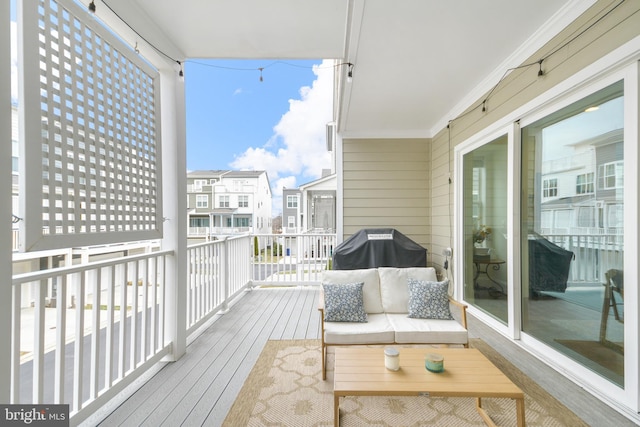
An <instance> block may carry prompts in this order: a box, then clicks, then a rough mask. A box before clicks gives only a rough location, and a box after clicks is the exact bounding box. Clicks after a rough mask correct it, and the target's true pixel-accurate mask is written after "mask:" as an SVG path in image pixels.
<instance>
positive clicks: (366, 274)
mask: <svg viewBox="0 0 640 427" xmlns="http://www.w3.org/2000/svg"><path fill="white" fill-rule="evenodd" d="M360 282H363V283H364V286H363V287H362V294H363V299H364V311H366V312H367V313H371V314H376V313H382V300H381V299H380V280H379V279H378V271H377V270H376V269H375V268H367V269H360V270H324V271H323V272H322V283H335V284H344V283H360Z"/></svg>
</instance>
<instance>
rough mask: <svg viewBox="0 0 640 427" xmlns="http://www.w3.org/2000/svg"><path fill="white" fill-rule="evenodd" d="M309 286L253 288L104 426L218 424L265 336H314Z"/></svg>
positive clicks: (312, 293)
mask: <svg viewBox="0 0 640 427" xmlns="http://www.w3.org/2000/svg"><path fill="white" fill-rule="evenodd" d="M317 294H318V292H317V289H315V288H313V287H300V288H297V287H291V288H268V289H261V288H256V289H254V290H252V291H250V292H246V293H245V294H244V295H243V296H242V298H240V299H239V300H238V301H237V303H235V304H233V305H232V306H231V307H230V309H229V311H228V312H227V313H226V314H223V315H216V317H215V320H214V321H213V323H212V325H211V326H210V327H209V328H207V329H206V330H205V331H204V332H202V334H201V335H200V336H198V338H196V339H195V340H194V341H193V342H192V343H191V344H189V346H188V347H187V353H186V354H185V355H184V356H183V357H182V358H181V359H180V360H178V361H177V362H174V363H167V364H166V366H165V367H164V368H163V369H162V370H161V371H160V372H159V373H158V374H156V375H155V376H154V377H153V378H151V379H150V380H149V381H148V382H147V383H146V384H145V385H143V386H142V387H141V388H140V389H139V390H138V391H136V392H135V393H134V394H133V395H132V396H131V397H130V398H129V399H128V400H127V401H125V402H124V403H123V404H122V405H120V406H119V407H118V408H117V409H116V410H115V411H114V412H112V413H111V414H110V415H109V416H108V417H107V418H106V419H104V420H103V421H102V423H101V425H104V426H107V425H108V426H115V425H122V426H133V425H135V426H138V425H141V426H160V425H166V426H175V425H181V424H184V425H203V424H205V423H206V424H207V425H220V424H221V423H222V421H223V420H224V418H225V417H226V414H227V412H228V410H229V409H230V408H231V405H233V402H234V400H235V398H236V396H237V394H238V392H239V391H240V389H241V388H242V385H243V384H244V381H245V379H246V377H247V376H248V375H249V372H250V371H251V369H252V368H253V365H254V364H255V362H256V360H257V358H258V356H259V355H260V353H261V351H262V349H263V348H264V344H265V343H266V342H267V340H269V339H294V336H296V337H298V338H300V339H317V338H319V331H317V330H314V329H311V330H309V329H308V328H306V327H305V331H309V332H310V333H307V334H304V335H302V334H299V333H298V334H296V329H297V328H298V325H297V323H298V322H302V323H304V324H305V325H308V324H309V321H308V319H304V317H308V316H309V315H310V314H312V315H317V313H310V312H309V310H308V309H307V308H308V303H307V300H311V301H313V300H314V299H315V298H317V296H316V295H317Z"/></svg>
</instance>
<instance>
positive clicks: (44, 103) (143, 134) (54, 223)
mask: <svg viewBox="0 0 640 427" xmlns="http://www.w3.org/2000/svg"><path fill="white" fill-rule="evenodd" d="M23 10H24V13H23V20H22V24H23V25H22V27H23V29H24V33H23V37H24V38H23V40H24V48H23V49H24V50H23V58H24V59H23V64H24V67H26V69H25V70H24V72H23V73H22V77H23V79H24V85H23V86H22V90H21V95H23V96H22V97H21V102H24V105H25V107H24V110H23V111H24V113H23V116H22V117H23V121H24V125H25V127H24V137H25V139H24V141H23V147H24V150H23V151H22V152H23V153H24V156H21V157H23V159H21V160H24V161H23V162H22V163H21V165H24V167H22V166H21V168H20V174H21V183H23V184H24V185H22V186H21V192H22V197H23V199H24V202H25V204H24V207H25V208H24V209H22V212H24V213H25V221H24V225H23V229H24V233H21V234H22V235H23V236H24V240H23V241H22V242H21V249H22V250H26V251H29V250H40V249H52V248H61V247H75V246H87V245H95V244H104V243H116V242H124V241H132V240H141V239H152V238H158V237H160V236H161V234H162V213H161V200H160V198H161V180H160V174H161V171H160V137H159V118H160V114H159V89H158V88H159V74H158V72H157V70H155V69H154V68H153V67H151V66H149V64H148V63H146V62H145V61H143V60H142V59H141V58H139V57H138V55H137V54H136V53H135V52H134V51H133V50H132V49H131V48H130V47H129V46H127V45H125V44H124V43H123V42H121V40H120V39H118V38H116V37H115V36H114V35H113V34H112V33H111V32H109V31H107V30H106V29H105V28H104V27H103V26H102V25H101V24H100V23H98V22H96V21H95V20H94V19H92V18H91V16H90V15H89V14H88V13H87V12H86V11H85V10H84V9H82V8H81V7H80V6H78V5H77V4H76V3H74V2H71V1H68V0H60V1H53V0H39V1H37V2H36V1H24V8H23ZM35 36H37V38H34V37H35Z"/></svg>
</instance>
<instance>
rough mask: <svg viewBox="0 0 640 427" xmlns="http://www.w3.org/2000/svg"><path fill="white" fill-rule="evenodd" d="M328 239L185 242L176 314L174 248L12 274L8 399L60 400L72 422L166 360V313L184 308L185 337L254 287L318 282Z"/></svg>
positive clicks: (331, 240) (329, 249)
mask: <svg viewBox="0 0 640 427" xmlns="http://www.w3.org/2000/svg"><path fill="white" fill-rule="evenodd" d="M335 244H336V236H335V235H328V234H318V235H310V234H304V235H302V234H301V235H289V236H283V235H272V234H270V235H260V236H250V235H242V236H228V237H225V238H223V239H220V240H215V241H211V242H207V243H202V244H197V245H193V246H189V247H188V248H187V253H186V257H187V265H188V270H187V271H188V278H186V279H187V286H186V293H187V295H186V307H184V310H183V309H180V308H178V309H177V311H172V310H176V308H175V307H173V305H172V304H168V301H167V300H168V298H167V295H168V293H169V289H170V287H173V288H175V284H173V283H172V281H171V278H170V274H169V273H168V271H169V270H170V269H169V268H168V265H169V260H170V258H172V257H174V256H176V254H174V253H173V252H172V251H156V252H148V253H145V254H141V255H133V256H125V257H119V258H112V259H109V260H106V261H100V262H90V263H84V264H81V265H69V266H65V267H60V268H53V269H48V270H44V271H33V272H28V273H23V274H15V275H14V276H13V300H12V303H11V306H12V323H13V324H12V329H13V330H14V331H16V333H15V334H14V336H13V339H12V342H11V354H12V356H11V361H10V363H11V403H34V404H37V403H52V404H58V403H66V404H69V405H70V413H71V425H77V424H79V423H80V422H82V421H83V420H85V419H86V418H87V417H89V416H91V415H92V414H93V413H94V412H95V411H96V409H98V408H99V407H100V406H102V405H104V404H105V403H107V402H108V400H109V399H111V398H113V397H114V396H116V395H117V394H118V393H120V392H121V391H123V390H124V389H125V388H126V387H127V386H128V385H130V384H131V383H132V382H133V381H134V380H136V379H137V378H139V377H140V376H141V375H143V374H144V373H145V372H147V371H149V370H151V369H154V368H156V367H157V366H158V362H160V361H161V360H162V359H163V358H165V356H170V352H171V348H172V345H173V344H174V343H172V342H171V339H170V338H169V337H170V334H169V328H170V325H168V324H167V323H166V322H167V319H168V318H171V317H172V316H173V315H170V313H169V311H172V312H173V313H179V312H184V313H185V314H186V317H187V319H186V328H185V329H186V330H184V331H182V334H183V336H187V337H189V335H191V334H192V333H193V332H194V331H196V330H197V329H198V328H199V327H200V326H202V325H203V324H204V323H205V322H206V321H207V320H208V319H210V318H211V317H212V316H213V315H215V314H216V313H224V312H225V310H226V308H227V306H228V304H229V302H230V301H231V300H232V299H233V298H235V297H236V296H237V295H238V294H239V293H241V292H242V291H243V290H245V289H249V288H250V287H251V286H256V285H268V284H288V285H293V284H300V283H320V274H321V272H322V270H324V269H327V268H330V265H331V264H330V259H331V255H332V253H333V249H334V247H335ZM18 255H20V256H18ZM58 255H59V254H58ZM46 256H51V255H50V254H48V253H47V254H44V253H40V254H38V253H34V254H16V260H17V261H16V262H21V263H24V262H25V260H27V258H29V259H31V258H32V259H33V261H36V260H38V259H40V257H46ZM66 256H67V257H66V258H65V260H66V261H65V263H68V264H70V263H71V259H72V256H71V252H70V251H69V253H68V254H66ZM173 261H175V260H171V262H173ZM38 264H39V263H38V262H34V263H33V265H38ZM70 356H71V357H70Z"/></svg>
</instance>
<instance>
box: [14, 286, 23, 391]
mask: <svg viewBox="0 0 640 427" xmlns="http://www.w3.org/2000/svg"><path fill="white" fill-rule="evenodd" d="M11 295H12V296H11V298H12V300H13V303H12V310H13V313H12V315H11V318H12V323H13V328H12V329H11V349H12V350H11V403H20V346H21V343H22V340H21V336H20V331H21V330H22V308H21V306H22V304H21V301H22V286H13V290H12V293H11Z"/></svg>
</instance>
